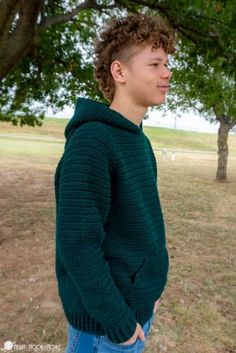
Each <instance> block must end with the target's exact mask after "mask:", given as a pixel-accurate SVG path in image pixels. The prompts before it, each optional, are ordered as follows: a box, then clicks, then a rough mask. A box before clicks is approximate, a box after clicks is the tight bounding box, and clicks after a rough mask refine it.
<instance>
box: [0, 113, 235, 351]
mask: <svg viewBox="0 0 236 353" xmlns="http://www.w3.org/2000/svg"><path fill="white" fill-rule="evenodd" d="M65 123H66V120H64V121H63V120H61V119H53V120H52V119H47V120H46V121H45V125H44V126H43V127H42V128H39V127H36V128H30V127H24V128H20V127H12V126H11V125H9V124H3V129H1V137H0V151H1V159H0V163H1V169H0V173H1V175H0V178H1V184H0V194H1V198H0V207H1V218H0V219H1V225H0V226H1V237H0V257H1V265H2V266H1V272H0V278H1V286H0V288H1V293H0V303H1V318H0V342H1V344H0V346H2V345H3V342H5V341H7V340H11V341H14V342H16V343H17V344H30V343H31V344H44V345H46V344H54V345H58V346H59V347H60V348H59V350H57V349H56V350H55V352H64V348H65V343H66V329H67V322H66V319H65V317H64V314H63V310H62V307H61V303H60V300H59V297H58V293H57V283H56V278H55V272H54V222H55V204H54V189H53V178H54V172H55V168H56V165H57V162H58V160H59V158H60V155H61V153H62V151H63V147H64V138H63V129H64V127H65ZM145 133H146V135H147V136H148V137H149V139H150V141H151V143H152V144H153V146H154V145H155V146H156V145H157V146H158V147H169V148H179V149H193V150H195V151H196V150H202V151H209V152H211V151H214V149H215V142H216V135H215V134H199V133H192V132H191V133H188V132H183V131H178V130H176V131H174V130H169V129H159V128H150V127H146V128H145ZM229 145H230V150H231V151H235V150H236V137H235V136H233V135H232V136H230V139H229ZM156 158H157V165H158V189H159V193H160V197H161V203H162V207H163V213H164V218H165V224H166V236H167V246H168V251H169V256H170V270H169V276H168V283H167V287H166V289H165V291H164V293H163V300H162V302H161V305H160V306H159V310H158V313H157V315H156V318H155V321H154V325H153V327H152V330H151V332H150V336H149V339H148V341H147V349H146V353H165V352H168V353H233V352H235V350H236V346H235V339H234V337H235V329H236V327H235V326H236V324H235V323H236V317H235V301H236V300H235V299H236V298H235V258H236V256H235V255H236V254H235V248H236V240H235V234H236V231H235V230H236V218H235V209H236V157H235V156H234V154H233V153H231V154H230V156H229V162H228V178H229V181H228V182H227V183H216V182H215V181H214V178H215V172H216V166H217V155H216V154H201V153H191V152H189V153H181V152H179V153H178V154H177V155H176V160H175V161H172V160H171V156H170V155H169V154H168V155H167V157H166V159H162V154H161V152H160V151H157V152H156Z"/></svg>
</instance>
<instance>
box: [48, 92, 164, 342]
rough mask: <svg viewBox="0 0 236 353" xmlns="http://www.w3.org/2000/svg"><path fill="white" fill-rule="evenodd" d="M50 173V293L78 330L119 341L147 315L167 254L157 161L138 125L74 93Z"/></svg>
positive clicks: (161, 287) (157, 291) (160, 283)
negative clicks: (53, 290)
mask: <svg viewBox="0 0 236 353" xmlns="http://www.w3.org/2000/svg"><path fill="white" fill-rule="evenodd" d="M65 137H66V143H65V149H64V153H63V155H62V157H61V159H60V160H59V163H58V166H57V168H56V172H55V179H54V182H55V198H56V237H55V238H56V239H55V240H56V254H55V267H56V276H57V281H58V293H59V296H60V299H61V302H62V306H63V310H64V312H65V315H66V317H67V319H68V322H69V323H70V324H71V325H72V326H73V327H75V328H76V329H78V330H83V331H86V332H90V333H94V334H98V335H107V336H108V338H109V339H110V340H111V341H113V342H116V343H120V342H124V341H127V340H128V339H129V338H130V337H131V336H132V335H133V334H134V332H135V328H136V323H137V322H139V323H140V325H143V324H144V323H145V322H146V321H147V320H148V319H149V318H150V317H151V315H152V312H153V307H154V303H155V301H156V300H157V299H158V298H159V297H160V296H161V294H162V292H163V290H164V287H165V285H166V282H167V273H168V267H169V257H168V252H167V249H166V239H165V226H164V221H163V214H162V210H161V205H160V200H159V195H158V190H157V166H156V160H155V156H154V153H153V150H152V147H151V144H150V141H149V139H148V138H147V136H145V134H144V132H143V130H142V124H141V125H140V126H137V125H136V124H134V123H133V122H131V121H130V120H128V119H127V118H125V117H124V116H123V115H121V114H120V113H118V112H116V111H114V110H113V109H111V108H109V105H107V104H104V103H101V102H97V101H94V100H91V99H86V98H78V100H77V104H76V109H75V113H74V116H73V117H72V119H71V120H70V121H69V123H68V125H67V126H66V129H65Z"/></svg>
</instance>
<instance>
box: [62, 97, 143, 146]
mask: <svg viewBox="0 0 236 353" xmlns="http://www.w3.org/2000/svg"><path fill="white" fill-rule="evenodd" d="M91 121H99V122H102V123H104V124H107V125H110V126H114V127H118V128H121V129H125V130H129V131H130V132H133V133H135V134H142V133H143V125H142V123H141V124H140V126H138V125H136V124H135V123H133V122H132V121H130V120H129V119H127V118H125V117H124V116H123V115H122V114H120V113H118V112H117V111H115V110H113V109H111V108H109V105H108V104H105V103H102V102H98V101H95V100H92V99H89V98H82V97H79V98H78V99H77V102H76V107H75V112H74V115H73V116H72V118H71V119H70V121H69V123H68V124H67V126H66V128H65V133H64V134H65V138H66V139H67V140H69V139H70V137H71V136H72V135H73V132H74V131H75V130H76V129H77V128H78V127H79V126H80V125H82V124H84V123H86V122H91Z"/></svg>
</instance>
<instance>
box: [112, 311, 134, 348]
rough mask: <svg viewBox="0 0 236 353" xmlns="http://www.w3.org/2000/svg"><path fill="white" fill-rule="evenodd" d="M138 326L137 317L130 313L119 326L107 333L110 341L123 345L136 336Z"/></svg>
mask: <svg viewBox="0 0 236 353" xmlns="http://www.w3.org/2000/svg"><path fill="white" fill-rule="evenodd" d="M136 326H137V320H136V318H135V315H132V313H130V311H128V312H127V314H126V315H125V316H124V318H123V320H121V321H120V322H119V324H117V325H116V326H114V327H109V328H108V329H106V330H105V331H106V335H107V336H108V338H109V340H110V341H112V342H114V343H122V342H125V341H128V340H129V339H130V338H131V337H132V336H133V335H134V332H135V329H136Z"/></svg>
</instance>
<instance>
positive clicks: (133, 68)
mask: <svg viewBox="0 0 236 353" xmlns="http://www.w3.org/2000/svg"><path fill="white" fill-rule="evenodd" d="M167 65H168V56H167V54H166V53H165V51H164V50H163V49H162V48H157V49H154V48H153V49H152V46H151V45H150V46H147V47H146V48H145V49H141V50H140V51H138V52H137V53H136V54H135V55H134V56H133V57H132V59H131V60H130V62H129V64H128V66H126V70H125V72H126V73H125V78H126V80H125V84H124V85H123V89H124V93H125V94H126V95H128V96H129V97H130V98H131V99H132V101H134V103H135V104H137V105H141V106H143V107H149V106H155V105H159V104H162V103H164V102H165V99H166V94H167V92H168V88H166V87H161V86H168V84H169V81H170V78H171V76H172V72H171V71H170V69H169V68H168V67H167Z"/></svg>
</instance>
